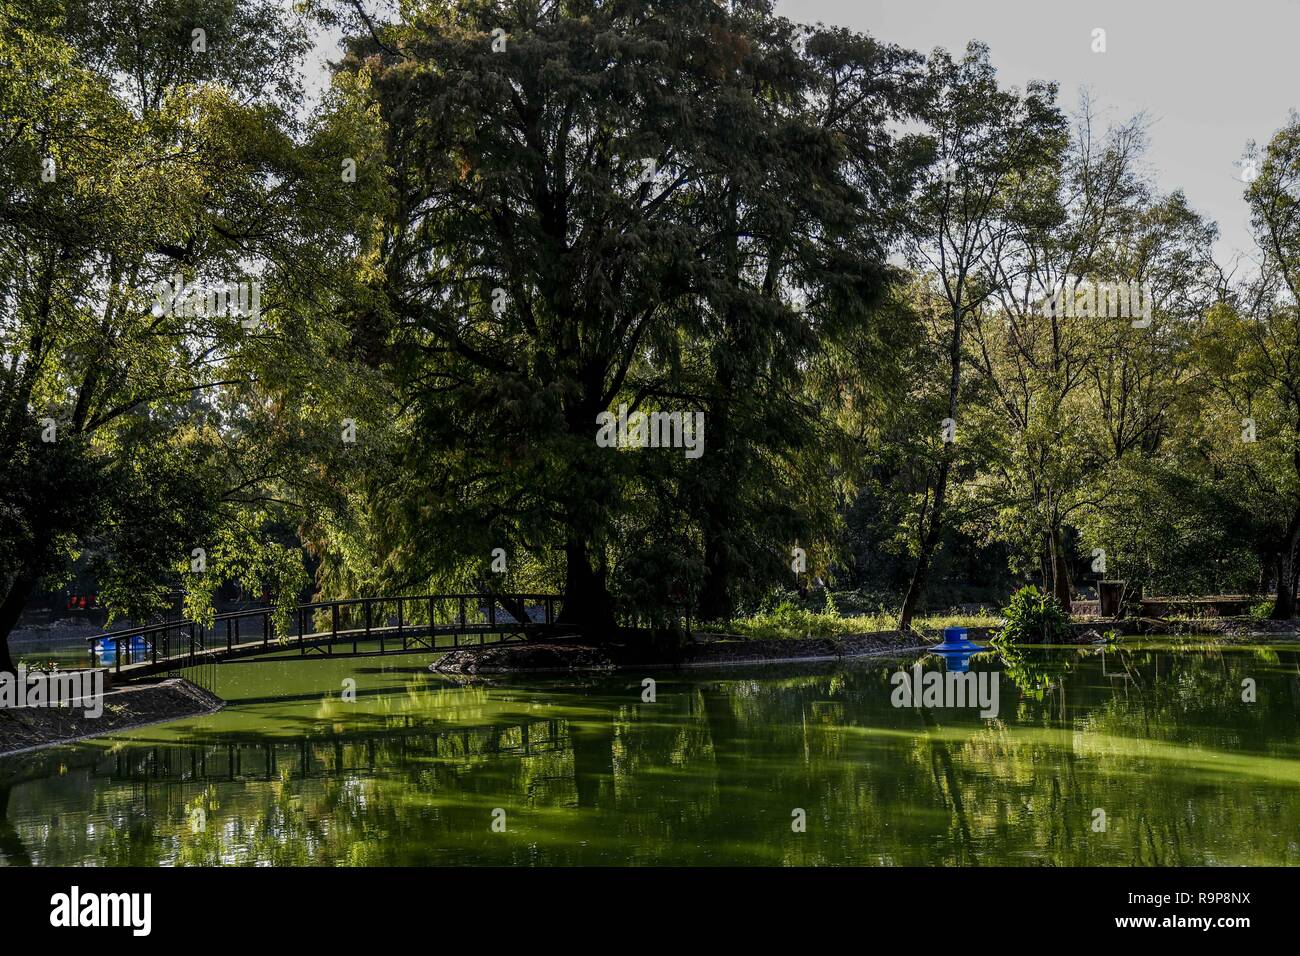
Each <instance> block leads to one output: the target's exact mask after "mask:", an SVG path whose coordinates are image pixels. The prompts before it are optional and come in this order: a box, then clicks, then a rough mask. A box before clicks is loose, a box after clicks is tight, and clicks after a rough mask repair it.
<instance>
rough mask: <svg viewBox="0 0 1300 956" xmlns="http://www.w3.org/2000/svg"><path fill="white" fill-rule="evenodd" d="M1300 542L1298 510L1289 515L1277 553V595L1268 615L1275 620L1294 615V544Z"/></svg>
mask: <svg viewBox="0 0 1300 956" xmlns="http://www.w3.org/2000/svg"><path fill="white" fill-rule="evenodd" d="M1297 544H1300V510H1297V511H1296V512H1295V514H1293V515H1292V517H1291V522H1290V524H1289V525H1288V526H1287V533H1286V540H1285V541H1283V543H1282V549H1281V551H1280V552H1279V553H1278V565H1277V597H1276V598H1275V599H1274V601H1273V613H1272V614H1270V615H1269V617H1271V618H1272V619H1273V620H1275V621H1289V620H1290V619H1291V618H1293V617H1295V607H1296V606H1295V579H1296V572H1297V570H1300V569H1297V568H1296V546H1297Z"/></svg>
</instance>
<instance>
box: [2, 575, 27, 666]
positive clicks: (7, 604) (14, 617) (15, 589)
mask: <svg viewBox="0 0 1300 956" xmlns="http://www.w3.org/2000/svg"><path fill="white" fill-rule="evenodd" d="M35 584H36V580H35V577H34V576H33V575H31V574H29V573H28V572H26V571H22V572H19V574H18V575H17V577H15V578H14V579H13V581H12V582H10V584H9V591H8V593H6V594H5V597H4V601H0V673H5V674H15V673H17V671H18V668H17V667H16V666H15V665H14V659H13V655H11V654H10V653H9V635H10V633H12V632H13V629H14V626H15V625H16V624H17V623H18V618H19V616H20V615H21V614H22V613H23V608H25V607H26V606H27V599H28V597H29V596H30V595H31V593H32V588H33V587H34V586H35Z"/></svg>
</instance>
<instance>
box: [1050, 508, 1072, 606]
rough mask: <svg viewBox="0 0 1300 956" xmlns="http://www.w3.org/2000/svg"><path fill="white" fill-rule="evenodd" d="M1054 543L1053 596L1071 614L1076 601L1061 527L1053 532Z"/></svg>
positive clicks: (1054, 527) (1057, 527)
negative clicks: (1071, 585)
mask: <svg viewBox="0 0 1300 956" xmlns="http://www.w3.org/2000/svg"><path fill="white" fill-rule="evenodd" d="M1051 543H1052V595H1053V597H1055V598H1056V600H1058V601H1060V602H1061V607H1063V608H1065V613H1067V614H1069V613H1070V609H1071V605H1072V603H1073V600H1074V595H1073V593H1072V590H1073V589H1072V588H1071V587H1070V563H1069V561H1067V560H1066V556H1065V545H1064V542H1062V541H1061V527H1060V525H1054V526H1053V527H1052V532H1051Z"/></svg>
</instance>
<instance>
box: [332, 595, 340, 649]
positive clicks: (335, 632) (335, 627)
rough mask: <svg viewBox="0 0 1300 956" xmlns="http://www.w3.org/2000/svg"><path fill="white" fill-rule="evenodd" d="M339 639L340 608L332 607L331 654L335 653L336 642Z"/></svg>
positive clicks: (335, 605)
mask: <svg viewBox="0 0 1300 956" xmlns="http://www.w3.org/2000/svg"><path fill="white" fill-rule="evenodd" d="M338 639H339V606H338V604H331V605H330V653H331V654H333V653H334V642H335V641H337V640H338Z"/></svg>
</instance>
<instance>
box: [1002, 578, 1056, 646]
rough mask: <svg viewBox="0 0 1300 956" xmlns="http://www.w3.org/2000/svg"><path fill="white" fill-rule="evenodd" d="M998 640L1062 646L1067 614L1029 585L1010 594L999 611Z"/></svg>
mask: <svg viewBox="0 0 1300 956" xmlns="http://www.w3.org/2000/svg"><path fill="white" fill-rule="evenodd" d="M1002 619H1003V623H1002V627H1001V629H1000V630H999V631H998V637H997V639H998V641H999V642H1003V643H1010V644H1062V643H1066V642H1067V640H1068V638H1069V637H1070V627H1069V624H1070V615H1069V614H1068V613H1067V612H1066V610H1065V608H1063V607H1061V604H1060V602H1059V601H1057V600H1056V598H1054V597H1052V596H1051V595H1050V594H1043V593H1042V592H1040V591H1039V590H1038V588H1037V587H1035V586H1033V585H1032V584H1031V585H1029V586H1028V587H1023V588H1021V589H1020V590H1019V591H1017V592H1016V593H1015V594H1013V595H1011V603H1010V604H1008V605H1007V606H1006V607H1005V608H1003V609H1002Z"/></svg>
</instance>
